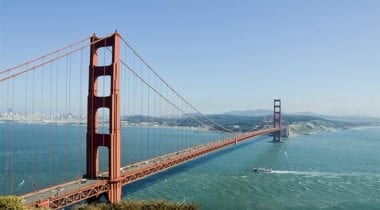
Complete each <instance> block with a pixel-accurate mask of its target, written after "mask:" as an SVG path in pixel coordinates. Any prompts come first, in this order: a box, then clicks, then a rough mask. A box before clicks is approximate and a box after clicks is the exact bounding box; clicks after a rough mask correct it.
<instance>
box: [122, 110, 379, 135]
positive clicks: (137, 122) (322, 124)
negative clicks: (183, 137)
mask: <svg viewBox="0 0 380 210" xmlns="http://www.w3.org/2000/svg"><path fill="white" fill-rule="evenodd" d="M271 117H272V116H271V115H265V116H237V115H229V114H214V115H208V118H209V119H211V120H212V121H215V122H217V123H218V124H219V125H221V126H222V127H224V128H227V129H228V130H231V131H234V132H247V131H250V130H252V129H253V128H257V126H258V125H263V124H266V125H265V127H271V126H272V124H271V122H270V119H271ZM122 121H123V124H124V125H132V126H146V125H149V126H164V127H174V126H177V127H178V126H179V127H203V128H204V127H206V126H207V128H208V129H211V130H215V131H224V130H223V129H222V128H221V127H219V126H216V125H215V124H213V123H212V122H211V121H210V120H207V119H205V118H204V117H201V116H199V115H192V116H191V117H185V116H183V117H147V116H142V115H139V116H124V117H122ZM200 122H201V123H200ZM283 122H284V124H285V125H289V127H290V135H306V134H313V133H319V132H331V131H336V130H341V129H350V128H353V127H357V126H374V125H380V120H377V121H376V120H373V119H371V120H361V121H358V122H356V121H355V120H352V121H347V120H346V121H339V120H337V119H335V120H332V119H325V118H322V117H318V116H307V115H284V116H283Z"/></svg>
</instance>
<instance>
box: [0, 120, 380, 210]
mask: <svg viewBox="0 0 380 210" xmlns="http://www.w3.org/2000/svg"><path fill="white" fill-rule="evenodd" d="M0 133H1V136H0V194H23V193H26V192H29V191H31V190H32V189H33V188H41V187H46V186H49V185H53V184H57V183H62V182H64V181H67V180H72V179H74V177H79V176H81V175H82V174H84V172H85V170H84V169H85V133H86V128H85V127H84V126H73V125H71V126H67V125H27V124H18V123H0ZM123 133H124V136H125V138H126V139H122V145H123V148H128V149H125V150H124V152H122V159H123V164H130V163H133V162H137V161H140V160H144V159H146V158H150V157H155V156H159V155H161V154H163V153H167V152H173V151H176V150H178V149H182V148H186V147H189V146H191V145H196V144H200V143H205V142H208V141H212V140H216V139H219V138H222V137H224V136H225V134H222V133H214V132H205V131H202V130H196V129H178V128H177V129H173V128H136V127H135V128H130V127H124V128H122V135H123ZM179 136H180V139H178V137H179ZM127 139H128V140H127ZM195 139H197V140H195ZM144 148H145V149H144ZM122 151H123V150H122ZM100 155H101V157H100V159H102V157H103V156H106V155H107V153H106V152H102V151H101V154H100ZM100 165H101V168H106V163H105V162H104V161H103V162H102V161H101V163H100ZM258 167H261V168H270V169H272V172H270V173H260V172H255V170H254V169H255V168H258ZM123 199H144V200H151V199H166V200H170V201H178V202H196V203H198V204H200V207H201V209H315V208H324V209H380V128H376V127H372V128H364V129H360V130H342V131H337V132H330V133H320V134H314V135H304V136H292V137H289V138H288V139H285V141H284V143H280V144H276V143H271V137H269V136H263V137H258V138H253V139H251V140H248V141H245V142H242V143H239V144H238V145H234V146H231V147H228V148H226V149H223V150H222V151H219V152H215V153H212V154H210V155H207V156H204V157H201V158H198V159H196V160H194V161H191V162H188V163H185V164H183V165H181V166H178V167H175V168H172V169H170V170H167V171H164V172H162V173H159V174H156V175H153V176H151V177H148V178H146V179H144V180H141V181H139V182H136V183H133V184H130V185H127V186H125V187H123Z"/></svg>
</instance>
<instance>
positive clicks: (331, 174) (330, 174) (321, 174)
mask: <svg viewBox="0 0 380 210" xmlns="http://www.w3.org/2000/svg"><path fill="white" fill-rule="evenodd" d="M271 173H275V174H293V175H301V176H319V177H337V176H351V177H363V176H367V177H368V176H371V177H373V176H374V177H378V176H380V175H379V174H376V173H360V172H359V173H334V172H319V171H282V170H272V172H271Z"/></svg>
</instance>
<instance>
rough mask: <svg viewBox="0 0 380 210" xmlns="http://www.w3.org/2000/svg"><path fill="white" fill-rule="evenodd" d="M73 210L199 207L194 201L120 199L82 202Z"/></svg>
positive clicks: (145, 209) (158, 209) (179, 209)
mask: <svg viewBox="0 0 380 210" xmlns="http://www.w3.org/2000/svg"><path fill="white" fill-rule="evenodd" d="M74 209H75V210H119V209H120V210H122V209H123V210H124V209H125V210H138V209H139V210H195V209H199V205H198V204H196V203H178V202H169V201H165V200H157V201H131V200H128V201H122V202H120V203H117V204H109V203H97V204H82V205H77V206H75V207H74Z"/></svg>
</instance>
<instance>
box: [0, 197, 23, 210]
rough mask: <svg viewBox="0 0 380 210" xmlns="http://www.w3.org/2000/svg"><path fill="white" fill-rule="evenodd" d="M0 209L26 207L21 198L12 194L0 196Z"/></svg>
mask: <svg viewBox="0 0 380 210" xmlns="http://www.w3.org/2000/svg"><path fill="white" fill-rule="evenodd" d="M0 209H11V210H19V209H21V210H22V209H26V207H25V206H24V204H23V203H22V202H21V199H20V198H19V197H17V196H14V195H7V196H0Z"/></svg>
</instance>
